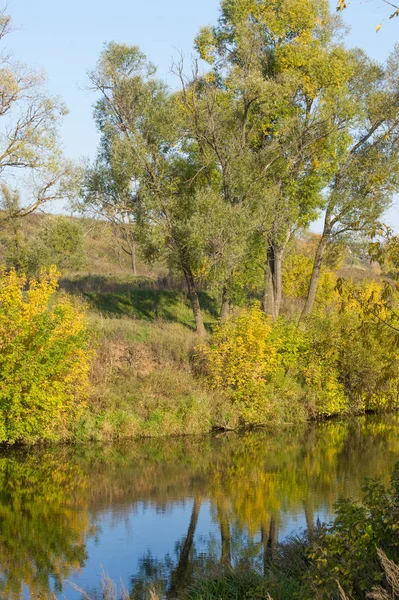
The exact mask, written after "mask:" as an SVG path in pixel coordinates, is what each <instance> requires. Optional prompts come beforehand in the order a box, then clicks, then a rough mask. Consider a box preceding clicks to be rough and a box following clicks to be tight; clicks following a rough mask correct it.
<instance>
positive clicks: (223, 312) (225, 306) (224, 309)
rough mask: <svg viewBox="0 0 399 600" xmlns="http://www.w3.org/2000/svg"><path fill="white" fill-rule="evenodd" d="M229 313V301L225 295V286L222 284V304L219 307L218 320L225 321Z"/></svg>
mask: <svg viewBox="0 0 399 600" xmlns="http://www.w3.org/2000/svg"><path fill="white" fill-rule="evenodd" d="M229 313H230V301H229V299H228V296H227V288H226V287H225V286H223V290H222V306H221V308H220V320H221V321H226V319H227V317H228V316H229Z"/></svg>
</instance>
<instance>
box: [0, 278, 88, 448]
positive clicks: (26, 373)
mask: <svg viewBox="0 0 399 600" xmlns="http://www.w3.org/2000/svg"><path fill="white" fill-rule="evenodd" d="M57 279H58V274H57V272H56V270H55V269H54V268H52V269H50V270H49V271H48V272H42V274H41V276H40V278H39V279H31V280H30V281H29V282H28V286H27V289H26V291H25V286H26V285H27V281H26V278H25V276H23V275H18V274H17V273H16V272H15V271H14V270H11V271H10V272H9V273H3V274H2V276H1V277H0V441H6V442H10V443H14V442H29V443H31V442H36V441H39V440H49V439H55V438H60V437H63V436H65V435H66V434H67V428H68V425H69V423H70V421H71V420H72V419H74V418H75V417H76V416H77V413H78V412H79V410H80V408H81V406H82V401H83V399H84V398H85V395H86V391H87V386H88V376H89V370H90V358H91V352H90V350H89V347H88V337H87V332H86V326H85V318H84V314H83V312H82V311H81V310H80V309H79V308H77V307H76V305H75V304H73V303H72V302H71V301H70V300H68V299H67V298H66V297H63V296H57V295H56V290H57Z"/></svg>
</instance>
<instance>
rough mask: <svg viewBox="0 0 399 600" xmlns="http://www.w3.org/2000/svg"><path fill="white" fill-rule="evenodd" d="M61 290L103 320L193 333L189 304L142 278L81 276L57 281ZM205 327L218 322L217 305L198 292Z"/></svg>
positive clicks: (177, 294)
mask: <svg viewBox="0 0 399 600" xmlns="http://www.w3.org/2000/svg"><path fill="white" fill-rule="evenodd" d="M61 287H62V288H63V289H65V290H66V291H68V292H69V293H72V294H78V295H80V296H82V297H83V298H84V299H85V300H86V302H87V303H88V304H89V306H90V307H91V308H92V309H93V310H95V311H97V312H99V313H101V314H102V315H104V316H110V317H129V318H130V319H135V320H142V321H156V320H163V321H169V322H175V323H180V324H182V325H185V326H186V327H188V328H190V329H194V318H193V314H192V309H191V304H190V300H189V298H188V296H187V294H186V293H185V292H183V291H181V290H179V291H176V290H165V289H157V284H156V283H155V282H154V281H152V280H150V279H148V278H143V277H132V276H131V277H126V276H124V277H122V276H114V277H104V276H83V277H73V278H69V279H63V280H61ZM198 295H199V299H200V304H201V307H202V312H203V319H204V323H205V326H206V327H207V329H208V330H209V329H210V328H211V327H212V325H213V324H214V323H215V322H216V320H217V318H218V304H217V302H216V300H215V299H214V298H213V297H212V296H211V295H210V294H207V293H206V292H199V294H198Z"/></svg>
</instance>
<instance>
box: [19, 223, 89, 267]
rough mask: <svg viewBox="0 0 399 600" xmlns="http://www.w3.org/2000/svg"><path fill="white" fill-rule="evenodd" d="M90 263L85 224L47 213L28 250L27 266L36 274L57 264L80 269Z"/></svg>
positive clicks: (57, 265)
mask: <svg viewBox="0 0 399 600" xmlns="http://www.w3.org/2000/svg"><path fill="white" fill-rule="evenodd" d="M86 263H87V254H86V248H85V242H84V229H83V226H82V223H80V222H79V221H77V220H76V219H72V218H70V217H65V216H58V217H56V216H48V217H47V218H46V219H45V221H44V223H43V225H42V226H41V228H40V230H39V231H38V233H37V234H36V235H35V237H34V238H33V239H32V241H31V243H30V244H29V248H28V251H27V269H28V271H29V273H31V274H34V275H37V274H39V273H40V270H41V268H43V267H47V268H49V267H51V265H55V266H56V267H57V269H59V270H60V271H62V272H63V271H79V270H80V269H82V268H83V267H84V266H85V265H86Z"/></svg>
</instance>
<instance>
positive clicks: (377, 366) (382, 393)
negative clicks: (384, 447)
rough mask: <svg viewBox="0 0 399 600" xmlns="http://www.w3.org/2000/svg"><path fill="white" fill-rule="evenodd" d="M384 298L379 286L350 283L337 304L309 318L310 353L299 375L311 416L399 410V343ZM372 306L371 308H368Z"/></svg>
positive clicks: (305, 355)
mask: <svg viewBox="0 0 399 600" xmlns="http://www.w3.org/2000/svg"><path fill="white" fill-rule="evenodd" d="M382 295H383V286H382V285H381V284H380V283H377V282H363V283H361V284H358V285H356V286H354V285H352V284H350V285H349V284H348V285H347V286H346V287H345V289H344V290H341V300H340V302H339V303H337V302H336V303H335V305H333V306H332V307H330V308H329V309H328V310H324V311H315V314H314V315H313V316H312V317H310V318H309V319H307V321H306V323H305V328H306V332H307V336H308V339H309V349H308V352H307V354H304V355H303V357H302V359H301V361H300V369H299V370H298V377H299V378H301V377H302V378H303V385H304V386H305V387H306V389H307V401H308V406H309V411H310V412H311V413H313V414H315V415H320V416H329V415H332V414H336V413H339V412H352V413H353V412H361V411H364V410H380V409H384V410H386V409H394V408H397V407H398V395H399V360H398V359H399V354H398V350H397V346H398V341H399V340H398V334H396V333H395V331H394V330H393V329H392V327H391V326H390V325H391V324H390V323H388V321H387V319H388V318H389V311H388V309H387V308H386V307H385V308H384V305H383V302H382ZM370 303H371V305H372V307H373V309H369V310H366V309H365V307H366V306H370ZM378 307H379V312H378V314H376V312H375V310H377V309H378Z"/></svg>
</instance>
